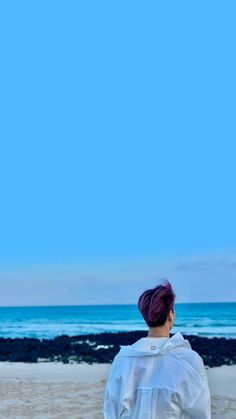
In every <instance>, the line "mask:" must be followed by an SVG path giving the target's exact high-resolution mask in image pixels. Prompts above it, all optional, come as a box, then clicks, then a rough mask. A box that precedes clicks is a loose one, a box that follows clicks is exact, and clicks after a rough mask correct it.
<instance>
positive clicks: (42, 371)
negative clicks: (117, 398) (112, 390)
mask: <svg viewBox="0 0 236 419" xmlns="http://www.w3.org/2000/svg"><path fill="white" fill-rule="evenodd" d="M110 367H111V365H110V364H94V365H87V364H73V365H68V364H67V365H63V364H60V363H39V364H23V363H8V362H7V363H5V362H0V418H1V419H2V418H12V419H13V418H14V419H23V418H34V419H39V418H40V419H47V418H57V419H59V418H60V419H67V418H68V419H92V418H93V419H102V417H103V415H102V408H103V394H104V388H105V384H106V380H107V377H108V373H109V370H110ZM206 371H207V375H208V380H209V386H210V391H211V395H212V418H214V419H235V418H236V365H233V366H223V367H217V368H210V369H207V370H206Z"/></svg>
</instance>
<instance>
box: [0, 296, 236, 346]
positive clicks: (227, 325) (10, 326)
mask: <svg viewBox="0 0 236 419" xmlns="http://www.w3.org/2000/svg"><path fill="white" fill-rule="evenodd" d="M175 311H176V319H175V325H174V327H173V329H172V330H171V333H176V332H177V331H180V332H181V333H182V334H186V335H188V334H193V335H199V336H205V337H214V336H216V337H226V338H236V302H235V303H189V304H180V303H179V304H178V303H176V304H175ZM130 330H147V326H146V324H145V322H144V320H143V318H142V316H141V314H140V312H139V311H138V309H137V306H136V305H135V304H130V305H96V306H95V305H94V306H59V307H0V336H1V337H12V338H13V337H14V338H22V337H33V338H40V339H41V338H54V337H55V336H58V335H62V334H66V335H69V336H73V335H78V334H89V333H101V332H121V331H130Z"/></svg>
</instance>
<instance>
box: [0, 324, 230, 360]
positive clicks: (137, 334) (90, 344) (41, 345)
mask: <svg viewBox="0 0 236 419" xmlns="http://www.w3.org/2000/svg"><path fill="white" fill-rule="evenodd" d="M145 336H147V331H131V332H117V333H111V332H105V333H100V334H89V335H78V336H66V335H62V336H57V337H56V338H54V339H41V340H40V339H33V338H21V339H20V338H2V337H0V361H10V362H40V361H61V362H63V363H69V362H76V363H80V362H86V363H88V364H92V363H94V362H95V363H111V362H112V361H113V359H114V356H115V355H116V354H117V353H118V352H119V350H120V346H119V345H131V344H132V343H134V342H136V341H137V340H138V339H140V338H141V337H145ZM170 336H172V334H171V335H170ZM183 336H184V338H185V339H188V341H189V342H190V345H191V347H192V349H194V350H195V351H196V352H198V353H199V355H201V357H202V358H203V361H204V364H205V365H206V366H209V367H216V366H220V365H232V364H236V339H226V338H217V337H214V338H205V337H200V336H194V335H188V336H187V335H183Z"/></svg>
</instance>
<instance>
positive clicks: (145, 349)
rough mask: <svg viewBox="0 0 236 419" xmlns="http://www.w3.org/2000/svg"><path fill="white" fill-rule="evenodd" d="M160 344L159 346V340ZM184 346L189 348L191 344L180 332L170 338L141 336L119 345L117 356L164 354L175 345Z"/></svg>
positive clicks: (175, 346)
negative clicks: (136, 339)
mask: <svg viewBox="0 0 236 419" xmlns="http://www.w3.org/2000/svg"><path fill="white" fill-rule="evenodd" d="M159 339H160V341H161V340H162V342H161V346H160V341H159ZM179 346H181V347H185V348H188V349H191V345H190V343H189V341H188V340H187V339H184V337H183V336H182V334H181V333H180V332H177V333H175V334H174V335H173V336H171V338H166V339H162V338H153V337H151V338H149V337H146V338H141V339H139V340H138V341H137V342H135V343H134V344H133V345H125V346H124V345H120V352H119V354H118V355H119V356H150V355H158V354H160V355H161V354H165V353H167V352H169V351H171V350H172V349H174V348H177V347H179Z"/></svg>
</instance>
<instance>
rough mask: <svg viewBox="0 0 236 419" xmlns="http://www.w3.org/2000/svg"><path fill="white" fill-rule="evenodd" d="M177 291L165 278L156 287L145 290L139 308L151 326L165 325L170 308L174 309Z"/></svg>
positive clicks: (140, 298)
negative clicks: (175, 291)
mask: <svg viewBox="0 0 236 419" xmlns="http://www.w3.org/2000/svg"><path fill="white" fill-rule="evenodd" d="M174 302H175V293H174V291H173V289H172V286H171V284H170V282H169V281H167V280H165V281H164V282H163V283H162V284H160V285H157V286H156V287H155V288H153V289H150V290H147V291H144V292H143V294H142V295H140V297H139V300H138V309H139V311H140V312H141V314H142V316H143V318H144V320H145V322H146V323H147V325H148V326H149V327H156V326H163V324H164V323H165V322H166V320H167V316H168V313H169V311H170V310H174Z"/></svg>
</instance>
